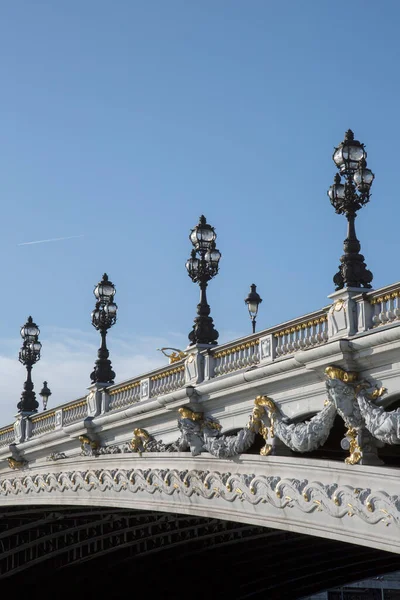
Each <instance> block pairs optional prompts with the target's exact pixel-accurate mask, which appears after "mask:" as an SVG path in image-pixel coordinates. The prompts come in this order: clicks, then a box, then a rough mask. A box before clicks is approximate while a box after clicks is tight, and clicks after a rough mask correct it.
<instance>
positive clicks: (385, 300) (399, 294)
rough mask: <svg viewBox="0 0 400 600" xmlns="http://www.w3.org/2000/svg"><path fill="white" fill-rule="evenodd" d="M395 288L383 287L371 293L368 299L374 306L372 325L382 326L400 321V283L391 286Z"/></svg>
mask: <svg viewBox="0 0 400 600" xmlns="http://www.w3.org/2000/svg"><path fill="white" fill-rule="evenodd" d="M391 287H392V288H394V289H383V290H378V293H377V292H374V293H373V295H371V294H369V297H368V301H369V303H370V304H371V306H372V307H373V312H372V326H373V327H380V326H381V325H388V324H390V323H393V322H395V321H400V285H399V284H395V286H391Z"/></svg>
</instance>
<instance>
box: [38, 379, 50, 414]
mask: <svg viewBox="0 0 400 600" xmlns="http://www.w3.org/2000/svg"><path fill="white" fill-rule="evenodd" d="M39 396H41V397H42V402H43V410H46V408H47V402H48V401H49V398H50V396H51V391H50V389H49V388H48V387H47V381H43V387H42V389H41V391H40V392H39Z"/></svg>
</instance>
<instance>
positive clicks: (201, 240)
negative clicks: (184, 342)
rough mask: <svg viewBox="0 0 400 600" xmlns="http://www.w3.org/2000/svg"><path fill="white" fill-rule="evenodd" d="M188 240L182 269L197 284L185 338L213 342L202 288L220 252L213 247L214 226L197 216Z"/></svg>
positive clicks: (214, 332) (213, 272) (214, 335)
mask: <svg viewBox="0 0 400 600" xmlns="http://www.w3.org/2000/svg"><path fill="white" fill-rule="evenodd" d="M189 239H190V241H191V242H192V244H193V246H194V249H193V250H192V253H191V256H190V258H189V260H187V262H186V269H187V271H188V274H189V277H190V278H191V280H192V281H193V283H198V284H199V287H200V302H199V304H198V305H197V317H196V318H195V319H194V325H193V329H192V331H191V332H190V333H189V340H190V342H191V343H192V344H210V345H211V344H216V343H217V339H218V331H217V330H216V329H215V328H214V324H213V320H212V318H211V317H210V307H209V305H208V304H207V295H206V288H207V285H208V282H209V281H210V280H211V279H212V278H213V277H215V275H216V274H217V273H218V265H219V261H220V258H221V253H220V251H219V250H217V249H216V247H215V240H216V239H217V234H216V233H215V230H214V227H211V225H209V224H208V223H207V221H206V218H205V217H204V216H203V215H201V217H200V219H199V222H198V224H197V225H196V227H194V229H192V231H191V233H190V235H189Z"/></svg>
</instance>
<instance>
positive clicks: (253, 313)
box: [245, 283, 262, 333]
mask: <svg viewBox="0 0 400 600" xmlns="http://www.w3.org/2000/svg"><path fill="white" fill-rule="evenodd" d="M256 290H257V286H256V284H255V283H252V284H251V286H250V292H249V294H248V296H247V298H245V302H246V304H247V308H248V309H249V315H250V319H251V323H252V327H253V333H255V332H256V317H257V313H258V307H259V305H260V304H261V302H262V299H261V297H260V295H259V294H258V293H257V291H256Z"/></svg>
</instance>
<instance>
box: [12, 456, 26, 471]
mask: <svg viewBox="0 0 400 600" xmlns="http://www.w3.org/2000/svg"><path fill="white" fill-rule="evenodd" d="M7 461H8V466H9V467H10V469H14V470H17V469H22V468H23V467H25V466H26V465H27V464H28V462H27V461H26V460H17V459H16V458H13V457H12V456H10V457H9V458H7Z"/></svg>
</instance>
